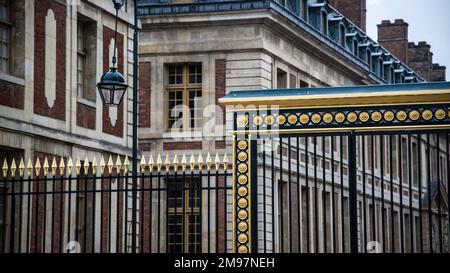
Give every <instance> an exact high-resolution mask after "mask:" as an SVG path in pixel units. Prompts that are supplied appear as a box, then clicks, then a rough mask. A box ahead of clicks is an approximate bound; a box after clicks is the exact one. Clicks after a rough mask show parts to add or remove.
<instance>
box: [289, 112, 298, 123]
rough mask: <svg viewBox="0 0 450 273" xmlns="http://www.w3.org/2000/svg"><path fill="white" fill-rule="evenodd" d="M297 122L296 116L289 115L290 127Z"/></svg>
mask: <svg viewBox="0 0 450 273" xmlns="http://www.w3.org/2000/svg"><path fill="white" fill-rule="evenodd" d="M297 122H298V117H297V115H296V114H290V115H289V116H288V123H289V124H291V125H295V124H296V123H297Z"/></svg>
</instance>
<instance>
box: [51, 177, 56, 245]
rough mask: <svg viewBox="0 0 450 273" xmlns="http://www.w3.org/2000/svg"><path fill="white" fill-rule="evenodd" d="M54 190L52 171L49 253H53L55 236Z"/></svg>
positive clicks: (54, 183)
mask: <svg viewBox="0 0 450 273" xmlns="http://www.w3.org/2000/svg"><path fill="white" fill-rule="evenodd" d="M55 192H56V178H55V174H54V173H53V177H52V193H51V194H50V196H51V198H52V215H50V217H51V218H50V219H51V222H50V223H51V225H52V226H51V228H50V230H51V232H50V233H51V235H50V236H51V237H50V238H51V239H50V240H51V241H50V253H53V245H54V243H55V242H54V240H55V236H54V234H55V233H54V231H55V230H54V226H55Z"/></svg>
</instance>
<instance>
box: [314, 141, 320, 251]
mask: <svg viewBox="0 0 450 273" xmlns="http://www.w3.org/2000/svg"><path fill="white" fill-rule="evenodd" d="M313 140H314V252H315V253H319V215H318V214H319V210H318V200H317V199H318V192H317V188H318V185H317V137H316V136H314V138H313Z"/></svg>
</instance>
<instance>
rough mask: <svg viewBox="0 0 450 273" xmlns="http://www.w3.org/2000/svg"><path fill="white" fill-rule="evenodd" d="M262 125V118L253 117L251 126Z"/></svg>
mask: <svg viewBox="0 0 450 273" xmlns="http://www.w3.org/2000/svg"><path fill="white" fill-rule="evenodd" d="M262 123H263V118H262V117H261V116H255V117H254V118H253V124H255V125H256V126H260V125H261V124H262Z"/></svg>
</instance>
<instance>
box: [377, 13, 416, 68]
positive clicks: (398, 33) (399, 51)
mask: <svg viewBox="0 0 450 273" xmlns="http://www.w3.org/2000/svg"><path fill="white" fill-rule="evenodd" d="M408 26H409V25H408V23H406V22H405V21H403V20H402V19H396V20H395V22H394V23H391V21H389V20H383V21H382V22H381V24H378V42H379V43H380V44H381V45H382V46H383V47H385V48H386V49H387V50H388V51H390V52H391V53H392V54H394V56H395V57H397V58H398V59H399V60H400V61H402V62H404V63H407V62H408Z"/></svg>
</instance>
